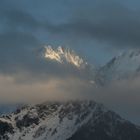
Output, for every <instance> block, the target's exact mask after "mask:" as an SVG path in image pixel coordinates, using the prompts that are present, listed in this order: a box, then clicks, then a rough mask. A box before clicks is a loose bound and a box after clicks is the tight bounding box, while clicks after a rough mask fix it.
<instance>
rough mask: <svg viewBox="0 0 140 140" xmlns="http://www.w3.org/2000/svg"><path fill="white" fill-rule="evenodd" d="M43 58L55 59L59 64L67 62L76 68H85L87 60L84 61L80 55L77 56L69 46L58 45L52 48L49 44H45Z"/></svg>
mask: <svg viewBox="0 0 140 140" xmlns="http://www.w3.org/2000/svg"><path fill="white" fill-rule="evenodd" d="M44 56H45V58H47V59H51V60H54V61H57V62H59V63H61V64H64V63H69V64H71V65H74V66H75V67H77V68H81V69H82V68H85V67H86V65H88V64H87V62H85V61H84V60H83V59H82V58H81V57H80V56H78V55H77V54H76V53H75V52H74V51H73V50H71V49H69V48H63V47H61V46H59V47H58V48H56V49H53V48H52V47H51V46H45V53H44Z"/></svg>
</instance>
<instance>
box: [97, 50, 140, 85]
mask: <svg viewBox="0 0 140 140" xmlns="http://www.w3.org/2000/svg"><path fill="white" fill-rule="evenodd" d="M99 73H100V74H99V75H100V76H101V77H102V79H103V80H104V81H106V82H111V81H112V80H113V81H114V80H123V79H127V78H130V77H131V78H133V77H135V76H136V75H138V74H139V73H140V50H139V49H134V50H128V51H125V52H123V53H121V54H120V55H118V56H116V57H114V58H112V60H110V61H109V62H108V63H107V64H106V65H105V66H103V67H101V69H100V71H99Z"/></svg>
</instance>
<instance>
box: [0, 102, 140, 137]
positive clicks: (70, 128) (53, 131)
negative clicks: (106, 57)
mask: <svg viewBox="0 0 140 140" xmlns="http://www.w3.org/2000/svg"><path fill="white" fill-rule="evenodd" d="M0 139H1V140H92V139H94V140H126V139H127V140H128V139H129V140H139V139H140V128H138V127H137V126H135V125H133V124H132V123H130V122H128V121H125V120H124V119H122V118H121V117H120V116H119V115H117V114H116V113H114V112H112V111H110V110H108V109H106V108H105V107H104V106H103V105H101V104H97V103H95V102H94V101H67V102H46V103H43V104H38V105H33V106H25V107H23V108H21V109H18V110H17V111H16V112H14V113H12V114H10V115H5V116H2V117H1V118H0Z"/></svg>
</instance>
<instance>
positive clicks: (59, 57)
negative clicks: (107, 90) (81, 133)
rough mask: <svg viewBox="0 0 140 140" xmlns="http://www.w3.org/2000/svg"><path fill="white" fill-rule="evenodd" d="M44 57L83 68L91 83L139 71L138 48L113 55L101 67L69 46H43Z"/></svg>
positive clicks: (101, 82) (108, 81) (129, 76)
mask: <svg viewBox="0 0 140 140" xmlns="http://www.w3.org/2000/svg"><path fill="white" fill-rule="evenodd" d="M44 57H45V58H46V59H49V60H53V61H55V62H58V63H61V64H65V63H66V64H70V65H73V66H75V67H76V68H77V69H78V70H79V71H81V70H85V72H86V73H88V74H89V75H90V78H91V79H90V81H91V83H92V82H93V83H95V84H96V85H99V86H100V85H105V84H109V83H111V82H113V81H118V80H125V79H128V78H132V77H135V76H137V75H138V74H139V73H140V50H139V49H134V50H128V51H126V52H123V53H122V54H121V55H118V56H115V57H114V58H112V59H111V60H110V61H109V62H108V63H106V64H105V65H104V66H103V67H99V68H96V67H95V66H92V65H90V64H88V63H87V62H86V61H85V60H84V59H83V58H82V57H80V56H79V55H77V54H76V53H75V52H74V51H73V50H71V49H69V48H63V47H58V48H56V49H53V48H52V47H51V46H45V51H44Z"/></svg>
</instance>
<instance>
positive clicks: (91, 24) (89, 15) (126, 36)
mask: <svg viewBox="0 0 140 140" xmlns="http://www.w3.org/2000/svg"><path fill="white" fill-rule="evenodd" d="M107 2H109V1H105V2H103V3H100V4H97V5H96V6H93V9H92V8H91V7H90V8H89V9H86V8H83V9H81V8H80V10H79V11H76V12H77V13H75V14H76V15H75V17H73V18H72V19H70V20H69V21H68V22H67V23H64V24H61V25H57V26H54V28H52V30H51V31H52V32H54V33H58V34H63V35H64V36H65V35H70V36H71V37H72V38H77V39H81V38H84V39H90V40H92V39H93V40H97V41H99V42H105V43H108V44H110V45H114V46H115V47H116V46H117V47H120V48H121V47H132V48H133V47H139V46H140V39H139V37H140V17H139V15H140V11H135V10H132V9H129V8H126V7H125V6H123V5H122V4H121V3H117V2H110V3H107Z"/></svg>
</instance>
